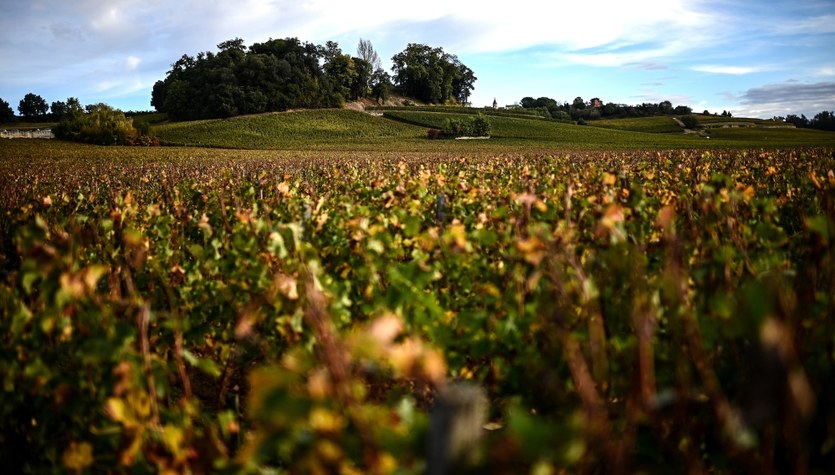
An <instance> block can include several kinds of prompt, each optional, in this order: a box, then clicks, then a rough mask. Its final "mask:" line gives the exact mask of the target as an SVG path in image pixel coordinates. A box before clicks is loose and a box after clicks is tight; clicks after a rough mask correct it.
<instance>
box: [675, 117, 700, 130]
mask: <svg viewBox="0 0 835 475" xmlns="http://www.w3.org/2000/svg"><path fill="white" fill-rule="evenodd" d="M680 120H681V123H682V124H684V127H685V128H688V129H696V128H698V127H699V125H701V124H699V119H697V118H696V116H694V115H693V114H688V115H685V116H683V117H682V118H681V119H680Z"/></svg>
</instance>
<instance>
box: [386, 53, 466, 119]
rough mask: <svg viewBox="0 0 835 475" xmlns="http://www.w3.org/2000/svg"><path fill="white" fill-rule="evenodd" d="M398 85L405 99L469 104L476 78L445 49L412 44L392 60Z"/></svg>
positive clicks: (435, 102)
mask: <svg viewBox="0 0 835 475" xmlns="http://www.w3.org/2000/svg"><path fill="white" fill-rule="evenodd" d="M391 60H392V63H393V66H392V71H393V72H394V83H395V85H396V87H397V90H398V92H400V93H401V94H403V95H404V96H409V97H413V98H415V99H418V100H421V101H424V102H428V103H430V104H466V103H467V102H468V100H469V97H470V94H471V93H472V90H473V88H474V87H475V86H474V84H475V81H476V79H477V78H476V77H475V74H474V73H473V71H472V70H471V69H470V68H468V67H467V66H465V65H464V64H463V63H461V61H459V60H458V57H457V56H455V55H453V54H448V53H445V52H444V50H443V48H431V47H429V46H426V45H422V44H417V43H409V45H408V46H406V49H404V50H403V51H401V52H400V53H397V54H396V55H394V56H393V57H392V58H391Z"/></svg>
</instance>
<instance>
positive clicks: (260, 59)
mask: <svg viewBox="0 0 835 475" xmlns="http://www.w3.org/2000/svg"><path fill="white" fill-rule="evenodd" d="M218 49H219V52H217V53H213V52H201V53H199V54H198V55H197V57H192V56H188V55H183V56H182V57H181V58H180V59H179V60H177V62H175V63H174V64H173V65H172V66H171V70H170V71H169V72H168V74H167V76H166V78H165V79H164V80H160V81H157V82H156V84H154V88H153V91H152V94H151V105H152V106H154V107H155V108H156V110H157V111H159V112H166V113H167V114H168V116H169V117H170V118H171V119H174V120H192V119H204V118H216V117H230V116H234V115H239V114H253V113H260V112H268V111H281V110H286V109H291V108H299V107H304V108H318V107H336V106H340V105H341V104H342V103H343V102H344V101H345V100H346V99H352V98H355V97H359V96H362V95H364V94H365V92H366V87H367V84H368V82H369V81H370V79H371V74H372V71H371V65H370V64H369V62H368V61H366V60H364V59H361V58H355V57H350V56H346V55H344V54H342V52H341V51H340V50H339V47H338V45H337V44H336V43H334V42H329V43H328V44H327V45H326V46H324V47H323V46H317V45H314V44H311V43H303V42H301V41H299V40H298V39H296V38H287V39H269V40H268V41H266V42H264V43H255V44H253V45H252V46H250V47H249V48H247V47H245V46H244V44H243V40H241V39H240V38H236V39H234V40H229V41H225V42H223V43H220V44H219V45H218ZM322 61H324V65H321V62H322Z"/></svg>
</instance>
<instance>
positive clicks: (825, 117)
mask: <svg viewBox="0 0 835 475" xmlns="http://www.w3.org/2000/svg"><path fill="white" fill-rule="evenodd" d="M809 126H810V127H812V128H813V129H819V130H835V113H833V112H832V111H822V112H819V113H817V114H815V117H813V118H812V120H811V121H809Z"/></svg>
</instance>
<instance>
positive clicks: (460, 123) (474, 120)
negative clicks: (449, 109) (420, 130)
mask: <svg viewBox="0 0 835 475" xmlns="http://www.w3.org/2000/svg"><path fill="white" fill-rule="evenodd" d="M442 132H443V134H444V135H446V136H447V137H489V136H490V121H489V120H487V117H486V116H485V115H484V114H477V115H474V116H468V117H464V118H460V119H459V118H447V119H446V121H445V122H444V127H443V129H442Z"/></svg>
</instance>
